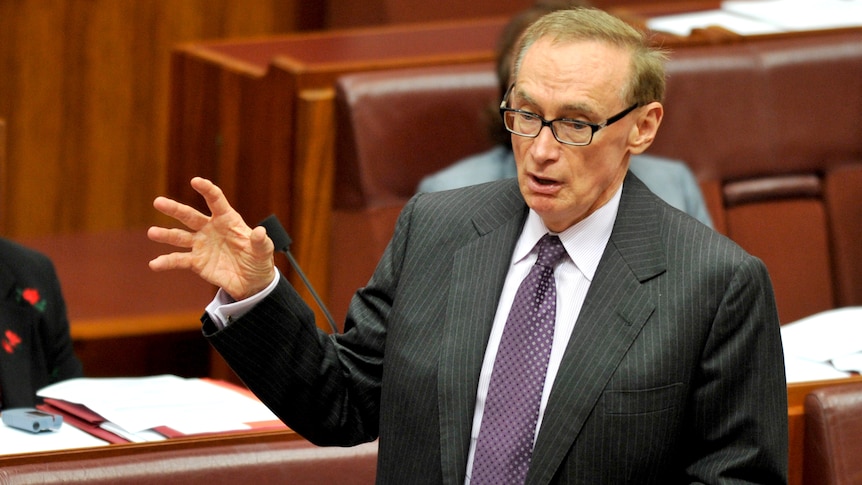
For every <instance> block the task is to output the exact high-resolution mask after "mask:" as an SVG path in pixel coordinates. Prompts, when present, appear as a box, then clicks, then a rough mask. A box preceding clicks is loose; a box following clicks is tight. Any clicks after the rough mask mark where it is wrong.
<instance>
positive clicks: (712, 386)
mask: <svg viewBox="0 0 862 485" xmlns="http://www.w3.org/2000/svg"><path fill="white" fill-rule="evenodd" d="M663 60H664V58H663V55H662V54H661V53H660V52H656V51H655V50H652V49H650V48H648V47H647V46H646V45H645V41H644V39H643V37H642V35H641V34H640V33H639V32H637V31H635V30H634V29H632V28H630V27H629V26H628V25H626V24H625V23H623V22H621V21H619V20H618V19H616V18H614V17H612V16H610V15H608V14H607V13H604V12H601V11H599V10H592V9H575V10H564V11H559V12H554V13H552V14H549V15H547V16H545V17H543V18H542V19H540V20H539V21H537V22H536V23H535V24H533V25H532V26H531V27H530V28H529V29H528V31H527V33H526V34H525V36H524V38H523V40H522V41H521V43H520V47H519V49H518V55H517V61H516V64H515V70H514V76H513V79H514V83H513V85H512V87H511V89H510V90H509V92H508V93H507V96H506V97H505V99H504V100H503V103H502V105H501V113H505V115H504V116H505V119H506V120H507V128H508V129H509V130H510V131H513V135H512V143H513V147H514V153H515V160H516V163H517V167H518V177H517V179H508V180H502V181H498V182H491V183H488V184H482V185H477V186H472V187H467V188H463V189H459V190H453V191H446V192H437V193H432V194H419V195H417V196H416V197H414V198H413V199H412V200H411V201H410V202H409V203H408V204H407V206H406V207H405V208H404V211H403V213H402V214H401V216H400V218H399V220H398V223H397V225H396V229H395V234H394V236H393V238H392V240H391V242H390V244H389V245H388V247H387V249H386V251H385V253H384V255H383V257H382V259H381V261H380V263H379V265H378V267H377V270H376V271H375V273H374V275H373V276H372V278H371V280H370V281H369V282H368V285H367V286H366V287H364V288H361V289H360V290H358V291H357V293H356V294H355V296H354V298H353V300H352V302H351V305H350V309H349V311H348V316H347V319H346V322H345V327H344V328H345V331H344V333H343V334H338V335H327V334H325V333H324V332H322V331H320V330H318V329H317V327H316V326H315V322H314V316H313V313H312V311H311V310H310V308H308V306H307V305H306V304H305V303H304V302H303V301H302V299H301V298H300V297H299V295H298V294H297V293H296V291H294V290H293V289H292V288H291V287H290V285H289V284H288V283H287V281H286V280H285V279H284V278H283V277H281V276H279V275H278V272H277V270H276V269H275V267H274V265H273V262H272V259H273V243H272V241H271V240H269V238H267V237H266V234H265V233H266V231H265V229H263V228H262V227H257V228H254V229H252V228H250V227H248V226H247V225H246V224H245V223H244V222H243V220H242V217H241V216H240V215H239V214H238V213H237V212H236V211H234V210H233V209H232V208H231V207H230V205H229V203H228V202H227V200H226V199H225V198H224V195H223V193H222V192H221V190H220V189H219V188H218V187H217V186H215V185H214V184H212V183H211V182H209V181H207V180H204V179H200V178H195V179H193V180H192V187H193V188H194V189H195V190H196V191H197V192H199V193H200V194H201V195H202V196H203V197H204V199H205V200H206V202H207V205H208V207H209V209H210V211H211V215H209V216H207V215H205V214H202V213H200V212H198V211H197V210H195V209H193V208H191V207H189V206H187V205H185V204H181V203H178V202H176V201H173V200H170V199H167V198H163V197H159V198H157V199H156V200H155V201H154V206H155V207H156V209H157V210H159V211H160V212H162V213H164V214H166V215H168V216H171V217H174V218H175V219H177V220H179V221H181V222H182V223H183V224H184V225H185V226H187V227H188V228H189V229H188V230H186V229H179V228H176V229H165V228H159V227H153V228H151V229H150V230H149V232H148V235H149V237H150V238H151V239H153V240H155V241H158V242H163V243H169V244H172V245H174V246H177V247H179V248H183V249H190V251H180V252H174V253H170V254H164V255H161V256H159V257H157V258H156V259H154V260H153V261H151V262H150V267H151V268H152V269H154V270H157V271H161V270H168V269H175V268H185V269H191V270H193V271H195V272H196V273H198V274H200V275H201V277H203V278H205V279H206V280H207V281H210V282H212V283H214V284H216V285H218V286H220V287H221V290H220V291H219V293H218V295H217V296H216V298H215V299H214V301H213V302H212V303H211V305H210V306H209V307H208V309H207V312H206V313H205V314H204V317H203V322H204V334H205V335H206V336H207V338H208V339H209V340H210V341H211V342H212V344H213V345H214V346H215V347H216V348H217V349H218V351H219V352H220V353H221V354H222V355H223V356H224V357H225V358H226V359H227V361H228V362H229V363H230V365H231V366H232V368H233V369H234V370H235V371H236V372H237V373H238V374H239V376H240V377H241V378H242V379H243V380H244V382H245V383H246V384H247V385H248V386H249V387H250V388H251V389H252V390H253V391H254V392H255V393H256V394H257V395H258V396H259V397H260V398H261V400H262V401H263V402H264V403H266V404H267V405H268V406H269V407H270V408H271V409H273V411H275V412H276V413H277V414H278V416H279V417H280V418H281V419H283V420H284V421H285V423H287V424H288V425H289V426H290V427H291V428H293V429H295V430H296V431H297V432H299V433H300V434H302V435H303V436H305V437H306V438H308V439H310V440H311V441H313V442H315V443H318V444H321V445H342V446H347V445H353V444H356V443H360V442H363V441H369V440H373V439H375V438H378V437H379V456H378V469H377V474H378V481H379V482H380V483H450V484H462V483H472V484H474V485H476V484H480V483H489V482H490V483H494V481H495V480H497V481H496V483H531V484H532V483H536V484H538V483H581V484H601V483H608V484H618V483H638V484H653V483H655V484H667V483H785V482H786V470H787V463H786V461H787V443H788V440H787V403H786V387H785V380H784V366H783V356H782V351H781V341H780V335H779V325H778V318H777V314H776V309H775V302H774V298H773V294H772V287H771V284H770V282H769V276H768V274H767V272H766V269H765V267H764V265H763V263H762V262H761V261H759V260H758V259H756V258H754V257H752V256H750V255H748V254H747V253H745V252H744V251H743V250H742V249H741V248H739V247H738V246H737V245H736V244H734V243H733V242H731V241H730V240H728V239H727V238H725V237H723V236H721V235H719V234H717V233H716V232H715V231H712V230H710V229H709V228H707V227H706V226H704V225H703V224H701V223H699V222H697V221H696V220H695V219H693V218H691V217H690V216H688V215H686V214H684V213H682V212H680V211H678V210H676V209H673V208H671V207H670V206H669V205H667V204H666V203H665V202H663V201H662V200H661V199H659V198H658V197H656V196H655V195H654V194H653V193H652V192H650V191H649V190H648V189H647V188H646V187H645V186H644V184H643V183H642V182H641V181H640V180H639V179H638V178H637V177H636V176H634V175H632V174H631V173H629V171H628V160H629V157H630V156H631V155H634V154H638V153H641V152H643V151H644V150H646V148H647V147H648V146H649V145H650V143H651V142H652V140H653V138H654V137H655V134H656V131H657V129H658V127H659V124H660V123H661V118H662V115H663V108H662V105H661V102H660V101H661V99H662V95H663V89H664V67H663ZM549 120H551V121H549ZM441 122H449V120H441ZM537 241H540V242H539V244H538V245H539V246H542V247H544V245H545V243H544V242H543V241H550V242H551V243H554V244H555V248H559V245H560V244H561V245H562V246H563V248H564V251H563V253H564V254H563V255H562V257H561V258H560V259H559V261H557V262H553V261H551V262H549V261H546V259H547V258H545V256H541V258H540V256H539V255H538V251H537V249H535V248H534V246H536V245H537V244H536V243H537ZM344 249H345V250H349V248H344ZM555 250H556V249H555ZM551 259H553V258H551ZM534 262H537V264H536V267H538V266H540V265H542V266H545V269H544V270H542V271H544V272H545V273H546V274H547V272H548V269H549V268H550V270H551V271H552V274H553V277H554V280H553V282H548V281H547V279H544V280H542V281H543V282H542V283H537V284H535V285H533V286H534V287H535V288H533V289H536V288H538V289H540V290H541V291H542V292H544V294H545V295H548V294H549V293H548V292H549V291H550V290H549V288H551V287H553V288H555V291H556V297H554V298H549V299H548V300H547V301H546V302H545V303H544V304H543V305H542V306H541V307H540V309H542V310H545V311H546V312H545V314H544V315H543V316H542V317H541V318H538V317H537V319H538V320H541V321H542V322H543V323H544V322H547V321H548V320H551V324H552V326H553V330H552V331H551V332H550V333H552V338H551V339H550V340H551V341H552V345H551V348H550V350H549V351H547V346H546V345H535V347H536V348H537V349H538V347H541V348H542V352H546V353H544V354H542V355H545V356H547V357H542V358H543V359H545V360H544V362H540V360H541V359H538V358H536V357H534V356H531V357H529V358H527V359H522V358H514V359H513V358H511V355H512V354H511V352H512V351H515V352H532V351H533V350H534V349H533V347H534V346H533V344H532V342H535V341H537V337H535V336H533V335H532V334H531V335H530V336H529V337H528V338H525V339H524V340H523V344H522V345H519V343H518V342H517V340H515V341H514V344H513V343H512V340H511V339H508V338H507V335H508V332H509V329H510V328H512V327H514V325H510V322H509V321H508V319H509V318H512V316H511V315H509V313H510V312H509V310H510V309H511V310H512V314H513V315H514V314H521V313H524V312H525V311H526V310H525V308H524V306H522V305H521V304H520V293H521V289H519V286H521V280H525V281H527V280H530V278H532V274H533V270H534V269H535V268H533V269H531V266H533V263H534ZM528 272H529V273H530V276H528V277H527V278H525V275H527V274H528ZM550 294H551V295H553V293H550ZM548 315H551V317H550V318H548ZM511 321H512V322H514V321H515V319H514V318H513V319H512V320H511ZM521 324H522V322H519V323H518V325H521ZM541 332H542V334H541V338H542V339H545V340H548V338H547V336H548V331H547V330H542V331H541ZM528 342H530V345H529V346H528V345H527V343H528ZM504 343H505V345H504ZM519 347H520V348H519ZM534 355H538V350H537V352H536V354H534ZM500 362H506V364H505V365H503V364H500V365H499V367H498V363H500ZM534 364H536V365H538V364H541V366H543V367H544V370H543V371H542V376H543V377H542V376H540V377H541V378H542V379H543V382H544V383H543V384H542V382H540V383H539V384H540V387H539V388H538V390H537V391H536V395H535V396H528V397H526V398H524V399H525V400H531V401H532V402H534V403H535V404H530V406H532V405H535V407H534V408H532V410H531V411H530V412H529V414H533V416H532V417H533V419H534V421H533V423H535V424H531V425H529V426H530V427H528V429H526V433H527V438H526V440H527V446H526V453H527V455H526V456H524V455H523V454H521V453H522V452H523V451H524V450H523V449H522V450H517V454H516V453H514V452H510V451H505V452H502V451H500V452H497V451H491V452H488V450H489V449H491V450H496V448H493V447H491V448H489V446H491V445H493V446H501V447H506V446H507V445H510V444H512V443H510V442H509V441H508V440H496V441H495V440H494V439H493V438H492V437H491V438H489V437H488V436H489V433H490V432H491V430H490V428H491V427H492V426H491V425H490V424H489V425H488V426H487V428H489V429H486V424H488V423H495V426H498V425H499V427H497V428H496V429H495V430H494V431H503V432H506V431H516V432H517V433H519V434H520V435H521V436H522V438H523V436H524V434H523V433H524V432H525V430H522V429H517V430H514V429H512V430H507V429H506V423H507V421H509V420H511V421H512V422H513V423H514V421H516V420H517V421H521V418H523V417H524V414H523V413H520V412H517V413H511V412H510V413H509V415H508V416H505V414H506V412H507V411H508V410H510V409H516V407H515V406H520V405H522V403H521V401H518V402H512V403H511V407H509V408H508V409H507V407H506V406H505V404H504V405H503V406H502V408H501V406H500V404H499V403H500V402H501V401H500V399H501V397H500V396H501V394H500V393H498V392H497V387H495V386H496V384H495V382H497V381H498V380H497V376H498V373H499V374H504V373H505V372H506V371H505V369H506V368H507V367H508V366H512V365H513V366H515V367H517V366H518V365H526V366H531V369H530V370H529V371H527V370H523V371H522V374H521V375H518V373H517V371H516V372H515V374H514V376H515V378H516V379H518V378H519V377H521V376H523V377H524V378H526V376H527V375H528V374H529V375H530V376H531V379H530V381H531V382H532V381H533V380H534V379H533V378H534V377H535V375H536V373H535V371H534V368H532V366H533V365H534ZM498 370H499V372H498ZM509 377H511V374H510V375H509ZM517 387H518V386H513V387H510V388H508V389H507V391H509V392H518V391H520V390H521V389H517ZM523 387H524V388H527V387H528V386H526V384H525V385H524V386H523ZM534 398H535V399H534ZM492 403H493V404H492ZM501 416H502V417H503V419H500V418H501ZM527 424H529V423H527ZM512 428H515V427H514V426H512ZM489 443H490V444H489ZM518 443H522V442H521V441H520V439H519V441H518ZM510 456H511V457H513V462H512V463H508V464H505V465H500V466H497V465H495V463H497V462H496V461H495V460H499V459H505V458H507V457H510ZM498 471H500V472H504V473H512V475H513V478H509V479H496V478H489V477H493V475H489V473H496V472H498ZM519 473H521V475H518V474H519Z"/></svg>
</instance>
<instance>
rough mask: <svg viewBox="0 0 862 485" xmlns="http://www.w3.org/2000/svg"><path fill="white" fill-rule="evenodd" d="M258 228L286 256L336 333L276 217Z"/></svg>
mask: <svg viewBox="0 0 862 485" xmlns="http://www.w3.org/2000/svg"><path fill="white" fill-rule="evenodd" d="M258 225H259V226H263V227H264V228H266V235H267V236H269V238H270V239H272V242H273V244H275V250H276V251H281V252H282V253H284V255H285V256H287V260H288V261H290V265H291V266H293V269H294V270H296V273H297V274H298V275H299V277H300V278H301V279H302V282H303V283H305V287H306V288H308V291H309V292H311V296H312V297H314V301H316V302H317V306H319V307H320V309H321V310H322V311H323V314H324V315H325V316H326V320H327V321H328V322H329V326H330V327H332V333H338V327H337V326H336V325H335V320H333V319H332V315H330V313H329V310H327V309H326V305H324V304H323V301H322V300H321V299H320V297H319V296H318V295H317V292H316V291H314V287H312V286H311V282H309V281H308V278H306V277H305V273H303V272H302V269H300V268H299V264H297V262H296V260H295V259H293V255H292V254H290V249H289V248H290V243H291V239H290V236H288V235H287V231H286V230H284V226H282V225H281V222H279V220H278V217H276V215H275V214H272V215H270V216H269V217H267V218H266V219H264V220H263V221H261V223H260V224H258Z"/></svg>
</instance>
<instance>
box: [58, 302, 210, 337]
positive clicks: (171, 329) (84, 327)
mask: <svg viewBox="0 0 862 485" xmlns="http://www.w3.org/2000/svg"><path fill="white" fill-rule="evenodd" d="M203 312H204V310H203V308H201V310H199V311H188V312H178V313H166V314H153V315H135V316H129V317H105V318H89V319H73V320H72V321H71V322H70V323H69V327H70V332H71V334H72V340H95V339H105V338H117V337H137V336H142V335H153V334H160V333H175V332H188V331H194V330H200V328H201V322H200V317H201V315H202V314H203Z"/></svg>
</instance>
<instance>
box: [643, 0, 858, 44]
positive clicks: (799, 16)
mask: <svg viewBox="0 0 862 485" xmlns="http://www.w3.org/2000/svg"><path fill="white" fill-rule="evenodd" d="M647 27H648V28H649V29H650V30H653V31H657V32H667V33H671V34H676V35H681V36H688V35H690V34H691V31H692V30H693V29H704V28H707V27H721V28H723V29H725V30H729V31H731V32H736V33H737V34H740V35H762V34H774V33H778V32H793V31H807V30H823V29H837V28H851V27H862V0H816V1H815V0H727V1H724V2H722V3H721V8H719V9H715V10H703V11H697V12H690V13H683V14H677V15H666V16H660V17H653V18H651V19H648V20H647Z"/></svg>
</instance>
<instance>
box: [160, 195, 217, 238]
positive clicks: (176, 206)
mask: <svg viewBox="0 0 862 485" xmlns="http://www.w3.org/2000/svg"><path fill="white" fill-rule="evenodd" d="M153 207H154V208H155V209H156V210H157V211H159V212H161V213H162V214H164V215H166V216H169V217H172V218H174V219H176V220H178V221H180V222H181V223H183V224H184V225H185V226H186V227H188V228H190V229H192V230H195V231H197V230H199V229H200V228H201V227H203V226H204V225H205V224H206V223H207V222H209V217H208V216H206V215H204V214H202V213H201V212H200V211H198V210H197V209H195V208H194V207H190V206H188V205H185V204H181V203H179V202H177V201H175V200H173V199H169V198H167V197H161V196H159V197H156V199H155V200H153Z"/></svg>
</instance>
